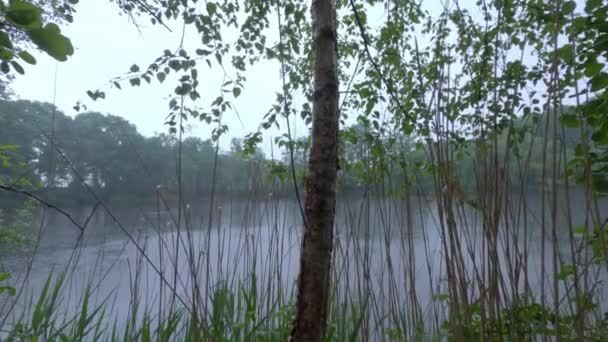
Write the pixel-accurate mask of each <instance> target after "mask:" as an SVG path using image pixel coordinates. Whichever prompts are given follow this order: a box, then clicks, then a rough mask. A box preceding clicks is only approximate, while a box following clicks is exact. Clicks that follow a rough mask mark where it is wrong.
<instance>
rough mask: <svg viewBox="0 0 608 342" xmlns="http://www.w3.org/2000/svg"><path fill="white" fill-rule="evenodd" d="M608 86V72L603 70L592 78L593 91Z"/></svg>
mask: <svg viewBox="0 0 608 342" xmlns="http://www.w3.org/2000/svg"><path fill="white" fill-rule="evenodd" d="M606 87H608V74H607V73H605V72H602V73H601V74H599V75H596V76H595V77H593V78H592V79H591V91H599V90H601V89H604V88H606Z"/></svg>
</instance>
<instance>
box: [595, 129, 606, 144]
mask: <svg viewBox="0 0 608 342" xmlns="http://www.w3.org/2000/svg"><path fill="white" fill-rule="evenodd" d="M591 140H593V141H594V142H595V143H596V144H598V145H606V144H608V130H606V129H598V130H597V131H595V132H593V134H592V135H591Z"/></svg>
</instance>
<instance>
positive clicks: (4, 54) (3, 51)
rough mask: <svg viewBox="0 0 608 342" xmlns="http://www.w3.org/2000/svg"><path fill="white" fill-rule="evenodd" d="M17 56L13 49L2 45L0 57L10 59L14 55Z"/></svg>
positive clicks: (5, 59)
mask: <svg viewBox="0 0 608 342" xmlns="http://www.w3.org/2000/svg"><path fill="white" fill-rule="evenodd" d="M14 56H15V54H14V53H13V51H11V50H9V49H6V48H3V47H0V59H1V60H3V61H10V60H11V59H13V57H14Z"/></svg>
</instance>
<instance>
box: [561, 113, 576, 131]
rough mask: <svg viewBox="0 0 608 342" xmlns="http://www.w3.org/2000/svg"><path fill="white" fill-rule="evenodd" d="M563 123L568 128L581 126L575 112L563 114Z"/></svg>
mask: <svg viewBox="0 0 608 342" xmlns="http://www.w3.org/2000/svg"><path fill="white" fill-rule="evenodd" d="M560 120H561V122H562V124H563V125H564V126H565V127H568V128H576V127H578V126H579V122H578V118H577V117H576V115H574V114H563V115H562V116H561V117H560Z"/></svg>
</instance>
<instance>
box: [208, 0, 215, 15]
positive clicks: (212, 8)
mask: <svg viewBox="0 0 608 342" xmlns="http://www.w3.org/2000/svg"><path fill="white" fill-rule="evenodd" d="M207 12H208V13H209V15H214V14H215V12H217V5H216V4H215V3H214V2H208V3H207Z"/></svg>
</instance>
